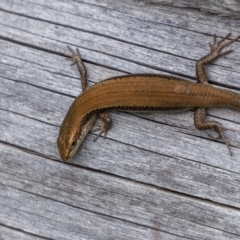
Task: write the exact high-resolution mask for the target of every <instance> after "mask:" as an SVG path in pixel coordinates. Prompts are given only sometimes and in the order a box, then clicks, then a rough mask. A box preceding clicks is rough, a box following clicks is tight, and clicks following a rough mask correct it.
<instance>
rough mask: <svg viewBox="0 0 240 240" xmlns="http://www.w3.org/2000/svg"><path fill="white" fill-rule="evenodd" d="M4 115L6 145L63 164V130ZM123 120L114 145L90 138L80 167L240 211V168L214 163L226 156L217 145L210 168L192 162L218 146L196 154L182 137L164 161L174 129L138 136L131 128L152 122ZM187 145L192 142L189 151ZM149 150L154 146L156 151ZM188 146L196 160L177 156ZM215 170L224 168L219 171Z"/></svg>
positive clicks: (188, 138) (78, 157) (222, 161)
mask: <svg viewBox="0 0 240 240" xmlns="http://www.w3.org/2000/svg"><path fill="white" fill-rule="evenodd" d="M0 113H1V114H0V119H1V122H2V123H4V124H3V125H0V127H1V128H0V131H1V133H2V134H1V138H0V140H1V141H5V142H9V143H11V144H14V145H16V146H18V147H21V148H24V149H27V150H29V151H30V152H32V153H33V154H38V155H43V156H44V157H46V158H53V159H59V156H58V151H57V148H56V143H55V141H56V137H57V129H58V127H56V126H52V125H49V124H47V123H44V122H40V121H38V120H34V119H30V118H28V117H24V116H20V115H16V114H13V113H10V112H7V111H2V110H1V111H0ZM119 115H120V116H119ZM122 115H124V114H118V117H119V118H118V119H115V115H114V120H116V122H117V123H116V124H117V125H119V127H118V129H120V130H116V132H115V129H113V133H112V134H111V135H110V139H109V140H106V141H104V142H103V141H99V142H98V143H96V144H94V143H93V141H92V140H93V136H92V135H90V136H88V138H87V140H86V141H85V143H84V144H83V146H82V147H81V149H80V152H79V153H78V154H77V155H76V157H75V158H74V163H75V164H79V165H81V166H85V167H87V168H90V169H96V170H101V171H104V172H108V173H111V174H114V175H118V176H122V177H125V178H129V179H133V180H137V181H141V182H144V183H148V184H152V185H154V186H157V187H161V188H167V189H169V190H171V191H176V192H179V193H184V194H187V195H192V196H195V197H199V198H202V199H209V200H211V201H214V202H217V203H222V204H226V205H230V206H234V207H239V206H240V202H239V199H240V196H239V192H240V191H239V184H238V183H239V181H240V180H239V174H238V172H239V171H240V164H239V163H238V162H234V161H232V160H231V159H227V158H222V159H221V158H219V159H216V160H215V162H213V161H214V160H213V159H215V156H216V155H217V154H218V153H219V152H221V150H220V149H219V148H217V145H218V143H212V144H213V145H215V149H216V150H215V153H213V156H212V158H211V156H210V157H209V156H208V158H206V160H205V161H206V163H204V161H202V163H201V162H200V161H199V162H198V163H197V162H194V161H193V160H194V159H193V156H197V154H198V152H200V151H202V152H203V151H204V147H205V148H206V149H205V151H208V150H207V148H209V149H214V147H211V144H209V143H208V141H204V140H201V141H202V142H203V143H205V145H201V148H202V149H201V148H200V147H197V148H196V150H194V146H195V141H194V140H191V139H192V136H191V135H190V136H184V135H185V134H182V135H180V136H179V134H175V136H174V137H175V139H176V143H177V142H178V141H179V139H180V138H181V139H182V142H183V144H177V145H175V144H172V145H173V146H174V148H172V149H171V151H172V156H171V157H169V156H167V157H165V155H166V154H165V150H162V148H163V149H165V148H167V146H164V142H167V141H168V140H167V139H169V138H170V135H171V134H173V133H174V130H172V129H171V128H170V127H166V126H164V125H163V126H162V127H158V126H157V125H156V127H158V128H159V130H161V136H159V137H158V138H157V137H156V136H154V135H153V134H152V133H151V132H150V133H148V132H144V133H141V134H139V133H135V132H138V131H136V129H134V127H132V126H134V122H135V121H139V124H140V126H144V124H148V122H147V121H146V120H141V119H140V120H137V119H134V118H133V119H131V118H130V119H131V122H130V123H131V124H129V125H128V124H126V122H125V121H126V119H125V118H124V119H123V118H122V117H121V116H122ZM144 122H145V123H144ZM130 126H131V127H130ZM160 128H161V129H160ZM122 132H123V133H122ZM50 133H51V134H50ZM16 134H17V137H16ZM146 136H147V138H148V139H149V140H148V141H147V142H146V141H144V138H146ZM126 137H128V138H129V139H130V140H129V141H130V142H129V141H127V140H126ZM178 138H179V139H178ZM183 138H185V140H184V139H183ZM111 139H112V140H111ZM136 139H137V140H136ZM152 139H153V140H152ZM170 141H172V140H170ZM185 141H186V142H188V146H186V143H185ZM153 142H154V144H153ZM147 144H149V145H147ZM161 144H162V145H161ZM165 144H168V142H167V143H165ZM150 145H154V146H155V147H152V148H151V147H150ZM209 145H210V146H209ZM159 146H161V147H159ZM183 147H185V148H186V149H188V148H189V151H190V149H193V150H192V155H191V156H187V155H186V156H185V158H184V157H183V156H182V155H183V154H181V157H180V155H179V154H178V152H179V151H180V150H181V148H183ZM223 150H224V151H223V152H222V153H221V154H222V155H224V154H225V155H227V153H226V149H223ZM194 152H195V155H194ZM177 154H178V155H179V156H178V155H177ZM214 154H215V155H214ZM209 155H210V151H209ZM202 158H204V156H203V157H202ZM202 158H201V159H202ZM209 159H210V160H212V162H211V163H212V164H213V163H215V166H210V165H209V163H208V161H210V160H209ZM191 160H192V161H193V162H191ZM235 161H236V160H235ZM216 166H217V167H218V168H222V169H218V168H216ZM228 168H229V169H228ZM200 186H201V187H200Z"/></svg>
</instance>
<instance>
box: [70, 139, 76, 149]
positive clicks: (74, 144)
mask: <svg viewBox="0 0 240 240" xmlns="http://www.w3.org/2000/svg"><path fill="white" fill-rule="evenodd" d="M76 145H77V141H76V140H74V141H73V142H72V146H71V149H73V148H75V146H76Z"/></svg>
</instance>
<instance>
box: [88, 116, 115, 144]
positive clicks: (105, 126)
mask: <svg viewBox="0 0 240 240" xmlns="http://www.w3.org/2000/svg"><path fill="white" fill-rule="evenodd" d="M99 116H100V118H101V120H102V124H98V125H96V128H95V129H93V130H92V132H96V131H99V133H98V135H97V136H96V138H95V139H94V140H93V141H94V142H95V141H96V140H97V139H98V138H99V137H100V136H101V135H102V134H103V137H104V139H105V138H106V136H107V133H108V130H109V129H110V128H111V127H112V119H111V118H110V117H109V116H108V115H107V114H106V113H100V114H99Z"/></svg>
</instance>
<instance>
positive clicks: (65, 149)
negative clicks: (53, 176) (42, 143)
mask: <svg viewBox="0 0 240 240" xmlns="http://www.w3.org/2000/svg"><path fill="white" fill-rule="evenodd" d="M95 120H96V118H95V115H94V116H93V117H91V118H90V119H89V120H88V121H80V124H79V123H78V124H77V125H74V124H68V123H67V122H66V121H64V123H63V124H62V126H61V128H60V131H59V136H58V139H57V146H58V150H59V153H60V156H61V159H62V160H63V161H69V160H70V159H71V158H72V157H73V156H74V155H75V153H76V151H77V150H78V148H79V146H80V145H81V143H82V141H83V140H84V138H85V137H86V135H87V134H88V132H89V131H90V129H91V127H92V125H93V123H94V121H95Z"/></svg>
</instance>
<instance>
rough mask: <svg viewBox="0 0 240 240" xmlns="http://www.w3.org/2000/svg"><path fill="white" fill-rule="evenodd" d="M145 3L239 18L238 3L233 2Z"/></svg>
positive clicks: (159, 0)
mask: <svg viewBox="0 0 240 240" xmlns="http://www.w3.org/2000/svg"><path fill="white" fill-rule="evenodd" d="M145 2H147V3H155V4H159V5H160V6H161V5H169V6H176V7H183V8H195V9H198V10H200V11H203V12H210V13H215V14H218V15H220V16H228V17H236V18H239V17H240V3H239V1H235V0H222V1H213V0H208V1H206V0H204V1H201V0H200V1H172V0H145Z"/></svg>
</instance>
